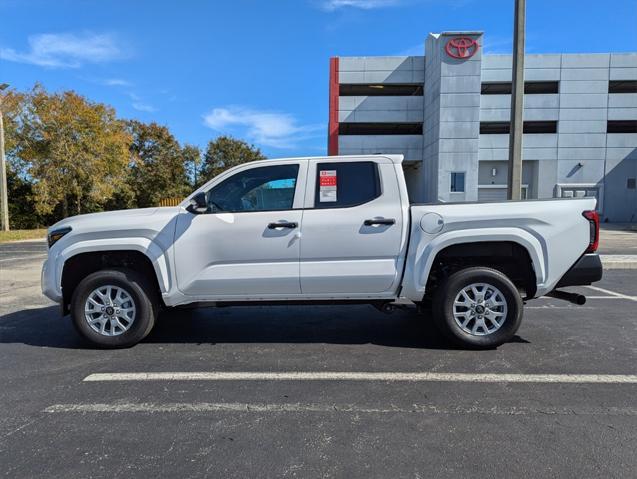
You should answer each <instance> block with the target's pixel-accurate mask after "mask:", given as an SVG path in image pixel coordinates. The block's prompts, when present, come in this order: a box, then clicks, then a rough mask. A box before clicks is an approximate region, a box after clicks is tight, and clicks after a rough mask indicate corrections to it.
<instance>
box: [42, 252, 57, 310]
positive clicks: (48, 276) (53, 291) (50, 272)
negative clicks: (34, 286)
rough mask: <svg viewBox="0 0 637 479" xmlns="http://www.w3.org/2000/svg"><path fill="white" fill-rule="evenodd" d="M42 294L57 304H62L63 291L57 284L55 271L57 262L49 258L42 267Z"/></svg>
mask: <svg viewBox="0 0 637 479" xmlns="http://www.w3.org/2000/svg"><path fill="white" fill-rule="evenodd" d="M40 284H41V286H42V294H44V296H46V297H47V298H49V299H50V300H52V301H55V302H56V303H61V302H62V289H61V288H60V287H59V286H58V284H57V275H56V271H55V261H52V260H51V259H49V258H47V259H46V260H45V261H44V264H43V265H42V276H41V278H40Z"/></svg>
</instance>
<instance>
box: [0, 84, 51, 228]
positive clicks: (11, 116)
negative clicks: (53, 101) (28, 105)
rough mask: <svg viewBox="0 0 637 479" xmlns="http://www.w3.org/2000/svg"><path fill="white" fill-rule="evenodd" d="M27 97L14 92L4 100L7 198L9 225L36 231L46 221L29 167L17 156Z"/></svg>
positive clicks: (1, 101) (7, 94)
mask: <svg viewBox="0 0 637 479" xmlns="http://www.w3.org/2000/svg"><path fill="white" fill-rule="evenodd" d="M24 102H25V95H23V94H20V93H17V92H15V91H13V90H10V91H9V92H7V93H6V94H4V95H2V97H1V98H0V108H2V114H3V120H4V133H5V152H6V158H7V194H8V197H9V222H10V226H11V228H14V229H28V228H36V227H38V226H39V225H41V224H42V218H41V216H40V215H38V214H36V213H35V211H34V210H35V206H34V204H33V185H32V184H31V182H30V181H29V179H28V176H27V174H26V166H27V165H26V164H25V162H24V161H22V160H21V159H20V157H19V156H17V154H16V153H17V145H18V144H19V141H20V140H19V138H18V132H19V121H18V120H19V113H20V111H21V110H22V108H24Z"/></svg>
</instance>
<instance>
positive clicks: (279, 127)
mask: <svg viewBox="0 0 637 479" xmlns="http://www.w3.org/2000/svg"><path fill="white" fill-rule="evenodd" d="M203 118H204V124H205V125H206V126H207V127H209V128H211V129H213V130H215V131H218V132H226V131H227V132H232V130H237V129H238V130H240V131H239V132H240V133H241V134H245V136H246V137H247V138H248V139H249V140H250V141H253V142H255V143H256V144H257V145H263V146H270V147H273V148H294V147H295V146H296V145H297V144H298V143H299V142H302V141H304V140H308V139H311V138H316V137H317V136H318V135H319V132H323V130H324V129H325V125H299V124H298V122H297V120H296V119H295V118H294V116H292V115H290V114H288V113H279V112H271V111H258V110H253V109H250V108H246V107H242V106H228V107H221V108H214V109H213V110H212V111H211V112H210V113H208V114H206V115H204V117H203Z"/></svg>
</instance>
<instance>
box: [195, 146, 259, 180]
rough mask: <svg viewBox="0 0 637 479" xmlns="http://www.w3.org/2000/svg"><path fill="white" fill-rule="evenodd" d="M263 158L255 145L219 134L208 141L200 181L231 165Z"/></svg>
mask: <svg viewBox="0 0 637 479" xmlns="http://www.w3.org/2000/svg"><path fill="white" fill-rule="evenodd" d="M265 159H266V157H265V156H264V155H263V154H262V153H261V150H259V149H258V148H256V147H255V146H253V145H250V144H248V143H246V142H245V141H243V140H237V139H236V138H232V137H230V136H220V137H218V138H216V139H214V140H211V141H210V142H208V147H207V148H206V154H205V155H204V162H203V166H202V177H203V178H202V181H201V183H204V182H206V181H208V180H209V179H211V178H213V177H215V176H217V175H218V174H219V173H221V172H223V171H225V170H227V169H228V168H232V167H233V166H237V165H240V164H242V163H247V162H249V161H257V160H265Z"/></svg>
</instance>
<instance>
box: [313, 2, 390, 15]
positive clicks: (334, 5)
mask: <svg viewBox="0 0 637 479" xmlns="http://www.w3.org/2000/svg"><path fill="white" fill-rule="evenodd" d="M400 3H401V0H323V1H322V2H321V3H320V7H321V8H322V9H323V10H326V11H328V12H333V11H335V10H338V9H339V8H346V7H350V8H358V9H361V10H373V9H375V8H383V7H393V6H396V5H399V4H400Z"/></svg>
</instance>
